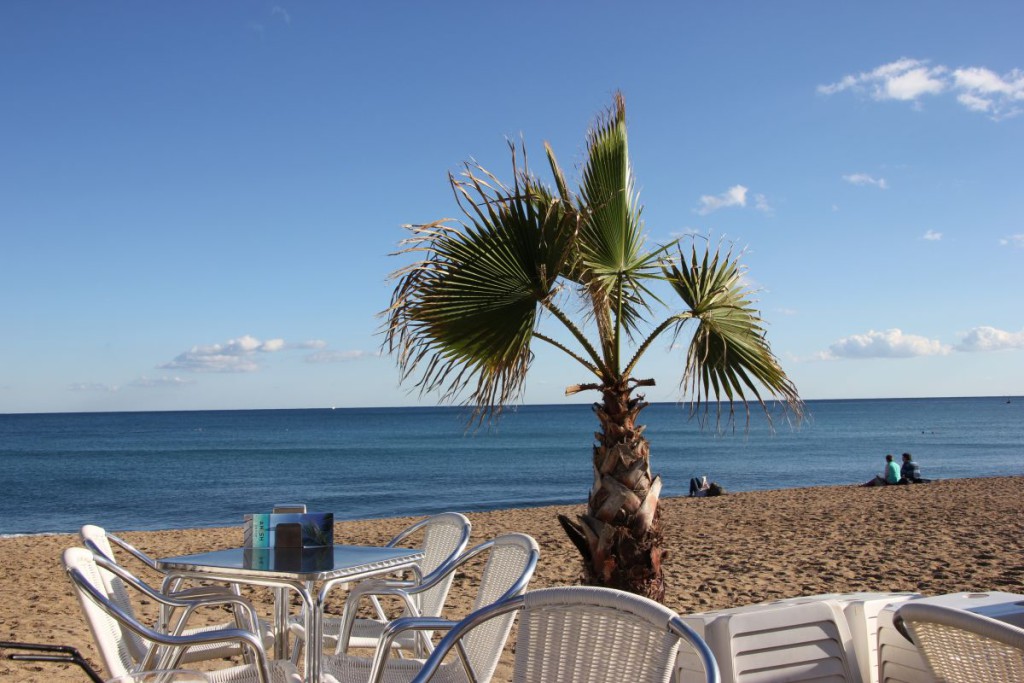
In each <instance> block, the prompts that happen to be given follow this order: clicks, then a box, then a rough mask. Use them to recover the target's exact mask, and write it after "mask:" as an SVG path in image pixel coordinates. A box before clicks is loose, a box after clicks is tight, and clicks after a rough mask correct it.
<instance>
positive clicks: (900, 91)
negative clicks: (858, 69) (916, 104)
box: [818, 57, 947, 101]
mask: <svg viewBox="0 0 1024 683" xmlns="http://www.w3.org/2000/svg"><path fill="white" fill-rule="evenodd" d="M946 72H947V69H946V67H944V66H936V67H931V66H928V62H927V61H926V60H925V61H922V60H919V59H908V58H906V57H904V58H903V59H898V60H896V61H895V62H890V63H888V64H883V65H882V66H880V67H878V68H876V69H874V70H873V71H867V72H862V73H859V74H857V75H852V74H851V75H847V76H844V77H843V78H842V79H841V80H839V81H837V82H836V83H832V84H830V85H819V86H818V92H819V93H821V94H822V95H834V94H835V93H838V92H843V91H844V90H853V91H855V92H867V93H869V94H870V95H871V97H872V98H874V99H876V100H903V101H907V100H916V99H918V98H919V97H921V96H922V95H935V94H938V93H940V92H942V91H943V90H945V89H946V87H947V86H946V84H945V82H944V80H943V79H944V75H945V74H946Z"/></svg>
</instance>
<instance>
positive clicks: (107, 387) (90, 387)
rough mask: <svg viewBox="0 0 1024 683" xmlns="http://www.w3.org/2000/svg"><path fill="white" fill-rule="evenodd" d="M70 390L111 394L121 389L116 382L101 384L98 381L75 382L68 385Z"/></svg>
mask: <svg viewBox="0 0 1024 683" xmlns="http://www.w3.org/2000/svg"><path fill="white" fill-rule="evenodd" d="M68 389H70V390H71V391H95V392H99V393H104V394H113V393H116V392H118V391H120V390H121V387H119V386H118V385H116V384H101V383H99V382H75V383H74V384H72V385H70V386H69V387H68Z"/></svg>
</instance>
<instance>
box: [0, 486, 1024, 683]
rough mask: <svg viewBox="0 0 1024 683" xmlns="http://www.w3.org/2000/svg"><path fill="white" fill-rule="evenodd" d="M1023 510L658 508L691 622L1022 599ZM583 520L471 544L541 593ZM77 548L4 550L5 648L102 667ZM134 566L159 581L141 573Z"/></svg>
mask: <svg viewBox="0 0 1024 683" xmlns="http://www.w3.org/2000/svg"><path fill="white" fill-rule="evenodd" d="M1021 500H1024V476H1012V477H991V478H981V479H955V480H939V481H935V482H932V483H930V484H919V485H913V486H891V487H876V488H861V487H859V486H857V485H854V484H850V485H845V486H815V487H808V488H792V489H774V490H764V491H746V492H739V493H727V494H726V495H724V496H720V497H715V498H686V497H676V498H664V499H662V501H661V505H660V509H661V515H662V525H663V530H664V535H665V547H666V549H667V551H668V556H667V558H666V560H665V580H666V587H667V590H666V599H665V603H666V605H668V606H669V607H670V608H671V609H673V610H675V611H677V612H680V613H683V614H685V613H692V612H701V611H707V610H710V609H720V608H724V607H737V606H742V605H747V604H752V603H757V602H763V601H768V600H775V599H779V598H786V597H795V596H799V595H814V594H821V593H843V592H853V591H914V592H919V593H922V594H926V595H937V594H943V593H953V592H960V591H984V590H996V591H1005V592H1020V593H1024V514H1022V513H1021V503H1020V501H1021ZM583 508H584V506H583V505H582V504H577V505H559V506H544V507H534V508H511V509H503V510H496V511H488V512H469V513H466V515H467V517H469V518H470V520H472V522H473V533H472V537H471V539H470V544H471V545H474V544H476V543H479V542H481V541H483V540H485V539H487V538H492V537H494V536H496V535H498V534H500V533H503V532H506V531H521V532H524V533H527V534H530V535H531V536H533V537H534V538H535V539H536V540H537V542H538V543H539V544H540V546H541V558H540V563H539V565H538V568H537V572H536V574H535V577H534V579H533V582H532V583H531V588H542V587H546V586H553V585H565V584H571V583H574V582H576V580H577V578H578V575H579V558H578V554H577V551H576V549H575V548H574V547H573V546H572V544H571V543H569V541H568V539H567V538H566V537H565V534H564V532H563V531H562V529H561V527H560V526H559V524H558V521H557V519H556V517H555V516H556V515H557V514H560V513H561V514H568V515H570V516H573V515H576V514H579V513H580V512H582V510H583ZM417 519H420V517H415V518H412V517H403V518H384V519H372V520H359V521H341V522H337V523H336V524H335V540H336V542H339V543H353V544H364V545H381V544H383V543H385V542H387V540H388V539H390V538H391V537H392V536H393V535H394V534H396V533H397V532H398V531H400V530H401V529H402V528H404V527H405V526H407V525H408V524H409V523H411V522H412V521H414V520H417ZM89 521H91V520H87V519H83V520H82V522H83V523H88V522H89ZM123 535H124V537H125V538H126V540H128V541H129V542H131V543H133V544H135V545H137V546H138V547H139V548H140V549H142V550H143V551H145V552H147V553H149V554H151V555H153V556H156V557H167V556H171V555H181V554H188V553H195V552H203V551H208V550H212V549H216V548H226V547H232V546H238V545H241V541H242V530H241V524H239V525H236V526H230V527H210V528H200V529H171V530H162V531H130V532H124V534H123ZM77 544H78V539H77V535H75V534H52V535H45V536H44V535H30V536H19V537H8V538H2V539H0V557H2V558H3V559H2V560H0V562H2V565H0V566H2V567H3V571H2V572H0V594H2V595H3V596H4V600H3V601H2V603H0V639H4V640H20V641H29V642H43V643H59V644H68V645H73V646H75V647H77V648H79V649H80V650H81V651H82V653H83V654H84V655H85V656H86V657H87V658H88V659H89V660H90V661H91V662H92V663H93V664H94V665H98V663H99V659H98V656H97V652H96V650H95V647H94V646H93V644H92V637H91V634H90V633H89V632H88V629H87V627H86V624H85V620H84V618H83V617H82V614H81V610H80V608H79V606H78V603H77V599H76V598H75V597H74V595H73V594H72V592H71V588H70V584H69V582H68V580H67V578H66V577H65V576H63V573H62V571H61V569H60V566H59V565H60V553H61V552H62V551H63V549H64V548H66V547H69V546H71V545H77ZM129 567H130V568H131V570H132V571H133V572H137V573H139V575H140V576H141V577H142V578H144V579H146V580H149V581H153V580H154V579H153V577H152V576H151V575H148V574H146V573H145V571H144V570H140V569H139V568H138V566H137V565H129ZM475 576H476V575H475V574H474V573H473V571H472V569H470V570H467V572H465V575H461V574H460V576H459V577H457V578H456V580H455V582H454V584H453V587H452V590H451V594H450V598H449V604H450V605H451V611H450V612H448V613H447V615H448V616H450V617H453V618H457V617H459V616H461V615H464V614H465V613H466V612H467V611H468V608H469V606H470V603H471V602H472V599H473V597H474V589H473V586H474V585H475V583H474V578H475ZM246 594H247V596H248V597H250V598H251V599H253V600H254V602H255V604H256V606H257V609H258V610H260V611H261V612H263V613H268V612H269V608H270V596H269V594H267V591H253V590H249V591H246ZM341 604H342V596H341V595H338V596H335V597H334V598H333V599H332V600H331V601H330V602H329V604H328V610H329V611H331V612H340V609H341ZM219 618H220V619H223V617H219ZM0 676H10V677H12V679H13V678H16V679H17V680H25V681H76V680H81V674H80V672H78V671H77V669H72V670H68V669H66V668H63V667H60V666H55V665H32V666H29V665H28V664H27V663H18V662H9V661H6V660H0ZM497 680H500V679H497Z"/></svg>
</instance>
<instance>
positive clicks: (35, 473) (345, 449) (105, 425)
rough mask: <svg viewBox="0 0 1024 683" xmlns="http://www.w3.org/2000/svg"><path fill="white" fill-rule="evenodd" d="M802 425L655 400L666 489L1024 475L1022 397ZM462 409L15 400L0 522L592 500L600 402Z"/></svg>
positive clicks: (136, 522) (655, 459)
mask: <svg viewBox="0 0 1024 683" xmlns="http://www.w3.org/2000/svg"><path fill="white" fill-rule="evenodd" d="M808 409H809V413H810V419H809V420H808V421H806V422H805V423H803V424H802V425H801V426H800V427H799V428H798V429H793V428H791V427H790V426H788V425H787V424H785V423H784V422H780V421H778V420H777V421H776V429H775V432H774V433H772V432H771V431H770V430H769V429H768V428H767V426H766V424H765V420H764V418H763V417H758V416H756V415H755V416H753V418H752V421H751V426H750V429H749V431H744V428H743V424H742V421H741V423H740V425H739V426H738V428H737V429H736V431H735V432H732V431H731V430H730V431H727V432H725V433H717V432H716V430H715V429H714V428H713V425H712V426H711V427H710V428H707V427H706V428H704V429H702V428H701V427H700V425H699V424H698V423H697V422H696V421H695V420H689V419H688V417H687V414H686V412H685V411H684V409H683V408H681V407H680V406H678V405H674V404H654V405H651V406H650V407H648V408H647V409H646V410H645V411H644V412H643V413H642V414H641V418H642V419H641V421H642V422H643V423H645V424H646V425H647V426H648V429H647V437H648V439H649V440H650V443H651V463H652V469H653V470H654V471H655V472H659V473H661V475H662V477H663V478H664V480H665V487H664V489H663V494H662V495H665V496H672V495H685V493H686V491H687V486H688V483H689V479H690V477H691V476H695V475H704V474H707V475H708V476H709V478H710V479H712V480H714V481H717V482H719V483H721V484H722V485H723V486H724V487H725V488H726V490H727V491H747V490H755V489H775V488H789V487H798V486H817V485H831V484H851V483H859V482H861V481H865V480H867V479H868V478H870V476H871V475H873V474H874V473H876V472H880V471H881V470H882V466H883V461H882V458H883V456H884V455H885V454H886V453H893V454H897V455H898V454H899V453H902V452H903V451H910V452H912V453H913V454H914V456H915V459H916V460H918V461H919V462H920V464H921V468H922V471H923V474H924V476H925V477H929V478H936V479H946V478H959V477H975V476H994V475H1021V474H1024V398H1021V397H1010V398H949V399H903V400H850V401H811V402H809V403H808ZM465 420H466V413H465V412H464V411H463V410H461V409H457V408H368V409H344V410H342V409H339V410H266V411H197V412H159V413H74V414H38V415H0V481H2V482H3V487H2V489H3V493H2V495H0V534H20V533H44V532H72V531H76V530H77V529H78V528H79V527H80V526H81V525H82V524H84V523H94V524H99V525H101V526H104V527H107V528H110V529H120V530H124V529H170V528H188V527H201V526H227V525H236V524H240V523H241V520H242V516H243V515H244V514H245V513H249V512H259V511H267V510H268V509H269V508H270V507H271V506H272V505H273V504H274V503H279V502H281V503H284V502H305V503H307V505H308V506H309V508H310V509H311V510H317V511H325V512H334V514H335V516H336V518H338V519H356V518H373V517H391V516H405V515H425V514H428V513H433V512H438V511H442V510H459V511H470V510H487V509H495V508H506V507H526V506H534V505H548V504H558V503H580V502H583V501H585V499H586V493H587V490H588V488H589V486H590V482H591V470H590V458H591V443H592V435H593V432H594V431H595V430H596V429H597V421H596V418H595V417H594V415H593V413H592V411H591V409H590V407H589V406H585V405H580V406H523V407H520V408H518V409H517V410H516V411H514V412H508V413H506V415H505V416H504V417H503V418H502V420H501V421H500V423H499V424H498V426H497V427H496V428H492V429H489V430H478V431H476V432H472V431H471V432H468V433H467V432H466V430H465Z"/></svg>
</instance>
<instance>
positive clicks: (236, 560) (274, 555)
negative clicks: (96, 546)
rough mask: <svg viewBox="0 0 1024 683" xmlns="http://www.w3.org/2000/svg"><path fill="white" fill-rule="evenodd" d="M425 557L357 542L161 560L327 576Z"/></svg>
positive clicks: (183, 565)
mask: <svg viewBox="0 0 1024 683" xmlns="http://www.w3.org/2000/svg"><path fill="white" fill-rule="evenodd" d="M420 557H422V553H421V552H420V551H419V550H410V549H408V548H377V547H370V546H356V545H335V546H321V547H314V548H228V549H225V550H214V551H211V552H207V553H197V554H195V555H182V556H178V557H166V558H163V559H161V560H159V564H160V566H161V567H162V568H163V569H165V570H178V571H202V570H203V569H208V570H213V571H216V572H218V573H221V572H228V573H234V572H238V573H245V574H252V573H268V574H287V575H291V576H295V577H296V578H324V577H325V576H327V575H330V574H333V573H336V572H337V573H346V572H350V571H352V570H359V569H363V568H365V569H372V568H375V567H378V566H385V567H386V566H388V565H392V564H402V563H406V562H409V561H410V560H412V561H415V560H416V559H418V558H420Z"/></svg>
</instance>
